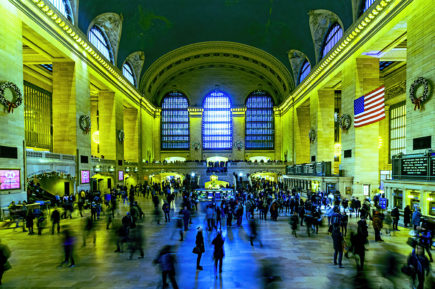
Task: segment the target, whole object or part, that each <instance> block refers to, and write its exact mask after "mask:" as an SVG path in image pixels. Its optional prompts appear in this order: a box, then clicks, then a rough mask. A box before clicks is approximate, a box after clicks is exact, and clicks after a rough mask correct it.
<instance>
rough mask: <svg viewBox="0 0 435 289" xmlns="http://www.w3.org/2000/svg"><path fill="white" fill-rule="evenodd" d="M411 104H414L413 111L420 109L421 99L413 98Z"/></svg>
mask: <svg viewBox="0 0 435 289" xmlns="http://www.w3.org/2000/svg"><path fill="white" fill-rule="evenodd" d="M413 103H414V110H416V109H420V108H421V97H419V98H414V101H413Z"/></svg>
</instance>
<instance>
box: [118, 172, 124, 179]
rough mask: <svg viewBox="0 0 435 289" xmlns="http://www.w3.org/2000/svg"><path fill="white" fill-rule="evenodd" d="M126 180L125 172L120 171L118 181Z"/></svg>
mask: <svg viewBox="0 0 435 289" xmlns="http://www.w3.org/2000/svg"><path fill="white" fill-rule="evenodd" d="M123 180H124V171H118V181H123Z"/></svg>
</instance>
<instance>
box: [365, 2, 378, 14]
mask: <svg viewBox="0 0 435 289" xmlns="http://www.w3.org/2000/svg"><path fill="white" fill-rule="evenodd" d="M375 1H376V0H364V7H363V11H362V13H364V12H366V11H367V9H369V7H370V6H372V4H373V3H375Z"/></svg>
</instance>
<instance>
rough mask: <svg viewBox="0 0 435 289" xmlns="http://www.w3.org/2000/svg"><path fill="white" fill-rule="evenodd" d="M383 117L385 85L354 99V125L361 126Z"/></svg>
mask: <svg viewBox="0 0 435 289" xmlns="http://www.w3.org/2000/svg"><path fill="white" fill-rule="evenodd" d="M384 118H385V87H384V86H381V87H379V88H377V89H375V90H373V91H371V92H369V93H367V94H366V95H364V96H362V97H360V98H357V99H355V100H354V126H355V127H361V126H365V125H368V124H372V123H374V122H377V121H379V120H381V119H384Z"/></svg>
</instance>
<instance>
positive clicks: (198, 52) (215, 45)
mask: <svg viewBox="0 0 435 289" xmlns="http://www.w3.org/2000/svg"><path fill="white" fill-rule="evenodd" d="M204 63H208V64H214V65H216V64H217V63H221V64H225V65H233V66H234V67H236V66H237V67H242V68H244V69H249V70H251V71H256V72H257V73H258V74H259V75H261V76H262V77H263V78H264V77H265V78H266V79H268V80H269V81H270V82H271V83H273V85H274V86H275V87H277V89H278V93H279V94H280V95H282V96H285V95H288V93H289V92H290V91H291V90H292V89H293V88H294V83H293V79H292V77H291V75H290V72H289V71H288V69H287V68H286V67H285V66H284V64H282V63H281V62H280V61H279V60H278V59H276V58H275V57H274V56H273V55H271V54H269V53H267V52H265V51H263V50H261V49H258V48H255V47H252V46H249V45H245V44H241V43H235V42H228V41H208V42H199V43H194V44H190V45H187V46H183V47H181V48H178V49H175V50H173V51H171V52H169V53H167V54H165V55H163V56H162V57H160V58H159V59H157V60H156V61H155V62H154V63H153V64H151V66H150V67H149V68H148V69H147V71H146V72H145V74H144V75H143V76H142V78H141V83H140V90H141V91H142V92H143V94H144V95H145V97H147V98H148V99H152V97H153V96H155V95H156V92H157V91H159V89H160V87H162V84H163V83H165V81H167V79H170V78H171V77H173V76H174V75H176V74H177V73H178V72H179V71H180V70H189V69H191V68H193V67H201V66H202V65H204ZM289 85H290V87H289Z"/></svg>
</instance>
